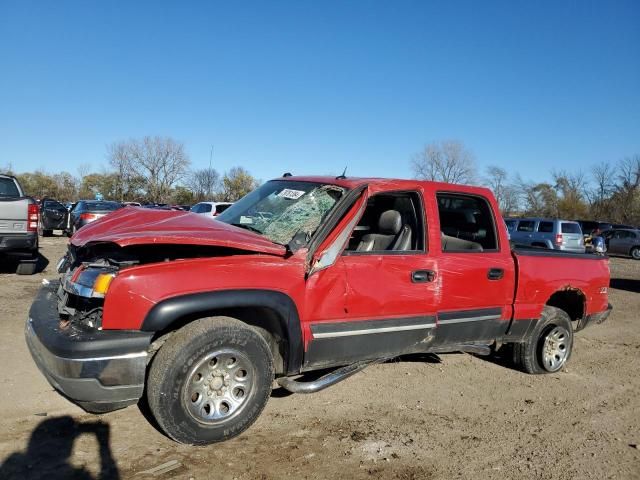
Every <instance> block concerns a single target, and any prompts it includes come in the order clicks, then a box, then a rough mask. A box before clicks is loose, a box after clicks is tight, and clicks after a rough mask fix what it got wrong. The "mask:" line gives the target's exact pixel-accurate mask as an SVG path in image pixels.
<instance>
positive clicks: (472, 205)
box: [437, 193, 498, 252]
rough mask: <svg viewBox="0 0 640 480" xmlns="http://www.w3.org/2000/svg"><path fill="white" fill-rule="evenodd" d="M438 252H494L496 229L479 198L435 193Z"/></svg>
mask: <svg viewBox="0 0 640 480" xmlns="http://www.w3.org/2000/svg"><path fill="white" fill-rule="evenodd" d="M437 199H438V214H439V216H440V230H441V232H440V233H441V237H442V250H443V251H447V252H452V251H454V252H473V251H476V252H477V251H480V252H481V251H483V250H497V249H498V242H497V238H496V228H495V222H494V219H493V214H492V212H491V207H490V206H489V203H488V202H487V201H486V200H485V199H484V198H481V197H474V196H471V195H464V194H457V193H438V194H437Z"/></svg>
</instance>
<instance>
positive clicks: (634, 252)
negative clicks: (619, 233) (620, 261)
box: [631, 248, 640, 260]
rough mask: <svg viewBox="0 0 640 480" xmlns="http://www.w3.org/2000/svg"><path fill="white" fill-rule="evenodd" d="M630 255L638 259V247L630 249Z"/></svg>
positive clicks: (639, 251)
mask: <svg viewBox="0 0 640 480" xmlns="http://www.w3.org/2000/svg"><path fill="white" fill-rule="evenodd" d="M631 256H632V257H633V258H634V259H635V260H640V248H634V249H633V250H631Z"/></svg>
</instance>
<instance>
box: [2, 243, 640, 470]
mask: <svg viewBox="0 0 640 480" xmlns="http://www.w3.org/2000/svg"><path fill="white" fill-rule="evenodd" d="M65 248H66V238H63V237H53V238H46V239H43V240H42V242H41V251H42V254H43V255H44V257H46V258H47V259H48V260H49V262H50V263H49V265H48V266H47V267H46V268H45V270H44V271H43V272H41V273H39V274H36V275H33V276H16V275H14V274H12V273H1V274H0V299H1V300H2V310H1V311H2V315H1V317H0V322H1V324H2V326H3V333H2V335H1V337H0V338H1V340H0V385H1V387H0V412H1V413H2V415H0V465H2V466H0V478H2V479H5V478H16V479H25V478H42V479H45V478H46V479H57V478H65V479H66V478H139V479H144V478H160V479H166V478H180V479H280V478H295V479H298V478H309V479H323V478H327V479H329V478H330V479H335V478H357V479H365V478H366V479H382V478H384V479H387V478H391V479H406V480H409V479H423V478H425V479H431V478H434V479H451V478H475V479H477V478H496V479H504V478H541V479H556V480H557V479H574V478H575V479H585V478H593V479H605V478H623V479H627V478H640V446H638V445H639V444H640V376H639V375H638V372H639V371H640V323H639V320H638V318H639V317H638V313H639V312H640V295H639V292H640V262H634V261H633V260H630V259H626V258H612V259H611V271H612V289H611V294H610V300H611V303H612V304H613V305H614V311H613V314H612V315H611V317H610V318H609V320H608V321H607V322H606V323H604V324H602V325H598V326H593V327H591V328H589V329H587V330H585V331H583V332H581V333H579V334H578V335H577V336H576V341H575V346H574V351H573V356H572V358H571V360H570V362H569V364H568V366H567V368H566V369H565V370H564V371H563V372H561V373H558V374H553V375H542V376H531V375H526V374H523V373H520V372H517V371H515V370H513V369H510V368H508V367H506V366H503V365H500V364H499V362H496V361H488V360H485V359H482V358H479V357H475V356H472V355H465V354H457V355H442V356H441V362H438V360H437V358H432V357H420V356H417V357H411V358H407V359H404V360H402V361H394V362H390V363H386V364H382V365H376V366H373V367H371V368H369V369H367V370H365V371H363V372H361V373H359V374H357V375H356V376H354V377H352V378H350V379H348V380H346V381H344V382H342V383H340V384H338V385H336V386H334V387H332V388H329V389H327V390H324V391H322V392H319V393H316V394H313V395H309V396H302V395H285V394H284V393H283V392H282V391H281V390H279V389H277V390H274V393H273V395H272V398H271V400H270V402H269V404H268V406H267V408H266V410H265V412H264V413H263V414H262V416H261V417H260V419H259V420H258V422H257V423H256V424H255V425H254V426H253V427H251V428H250V429H249V430H248V431H247V432H245V433H244V434H243V435H241V436H240V437H238V438H237V439H235V440H232V441H230V442H227V443H223V444H217V445H212V446H209V447H197V448H196V447H189V446H183V445H179V444H177V443H175V442H173V441H171V440H169V439H168V438H166V437H165V436H163V435H162V434H160V433H159V432H158V431H157V430H156V429H155V428H154V427H153V426H152V425H151V424H150V423H149V422H148V421H147V420H146V419H145V418H144V416H143V415H142V414H141V412H140V410H139V409H138V408H137V407H135V406H134V407H129V408H127V409H125V410H121V411H117V412H113V413H110V414H106V415H101V416H96V415H90V414H86V413H84V412H83V411H82V410H81V409H79V408H78V407H75V406H74V405H72V404H71V403H69V402H68V401H67V400H65V399H63V398H62V397H61V396H60V395H58V394H57V393H55V392H54V391H53V389H52V388H51V387H50V386H49V384H48V383H47V382H46V380H45V379H44V377H43V376H42V375H41V374H40V373H39V372H38V370H37V368H36V367H35V365H34V363H33V362H32V360H31V357H30V355H29V352H28V350H27V347H26V345H25V343H24V339H23V327H24V322H25V319H26V318H27V312H28V309H29V306H30V304H31V301H32V299H33V297H34V295H35V293H36V291H37V289H38V288H39V286H40V284H41V282H42V280H43V279H44V278H47V279H54V278H55V277H56V273H55V271H54V266H55V263H56V261H57V260H58V258H59V257H60V256H61V255H62V253H63V251H64V249H65ZM163 464H167V465H166V467H165V468H166V469H168V470H169V471H167V472H165V473H162V470H160V471H157V470H156V471H155V473H153V472H154V471H152V472H147V473H144V472H145V471H147V470H150V469H154V468H155V467H158V466H162V465H163Z"/></svg>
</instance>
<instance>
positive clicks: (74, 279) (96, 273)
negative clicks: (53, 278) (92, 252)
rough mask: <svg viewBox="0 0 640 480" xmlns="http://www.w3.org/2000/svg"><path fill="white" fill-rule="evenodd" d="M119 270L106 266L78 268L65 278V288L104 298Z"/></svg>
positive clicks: (83, 295)
mask: <svg viewBox="0 0 640 480" xmlns="http://www.w3.org/2000/svg"><path fill="white" fill-rule="evenodd" d="M116 273H117V272H114V271H109V270H107V269H104V268H91V267H88V268H82V267H81V268H78V269H77V270H76V271H75V272H73V274H71V275H70V276H67V277H66V278H64V279H63V282H64V285H65V290H67V291H69V292H71V293H74V294H76V295H79V296H81V297H86V298H104V296H105V294H106V293H107V291H108V290H109V286H110V285H111V281H112V280H113V279H114V278H115V276H116Z"/></svg>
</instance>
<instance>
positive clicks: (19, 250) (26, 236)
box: [0, 175, 39, 275]
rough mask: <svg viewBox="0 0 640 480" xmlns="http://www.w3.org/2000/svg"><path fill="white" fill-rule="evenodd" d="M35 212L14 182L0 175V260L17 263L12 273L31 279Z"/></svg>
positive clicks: (35, 253) (32, 203)
mask: <svg viewBox="0 0 640 480" xmlns="http://www.w3.org/2000/svg"><path fill="white" fill-rule="evenodd" d="M38 211H39V207H38V204H37V203H36V201H35V200H34V199H33V198H31V197H28V196H26V195H25V194H24V192H23V191H22V187H21V186H20V183H18V180H17V179H16V178H15V177H14V176H11V175H0V257H4V258H0V259H1V260H2V261H4V260H5V259H6V258H7V257H13V258H14V259H15V258H17V259H18V260H19V262H18V265H17V268H16V273H17V274H19V275H31V274H33V273H35V271H36V260H37V258H38Z"/></svg>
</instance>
